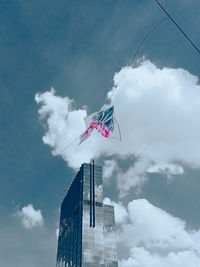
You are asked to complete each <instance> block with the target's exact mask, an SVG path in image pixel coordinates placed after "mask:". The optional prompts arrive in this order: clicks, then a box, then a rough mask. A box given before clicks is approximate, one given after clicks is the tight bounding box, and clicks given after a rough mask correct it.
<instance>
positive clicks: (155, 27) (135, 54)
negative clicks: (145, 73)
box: [108, 17, 167, 100]
mask: <svg viewBox="0 0 200 267" xmlns="http://www.w3.org/2000/svg"><path fill="white" fill-rule="evenodd" d="M166 19H167V17H164V18H163V19H161V20H160V21H159V22H158V23H157V24H156V25H155V26H154V27H153V28H152V29H151V30H150V31H149V32H147V34H146V35H145V36H144V38H143V39H142V41H141V42H140V43H139V45H138V47H137V49H136V52H135V53H134V55H133V56H132V58H131V60H130V63H129V64H128V65H127V66H126V68H125V71H124V73H123V75H122V77H121V79H120V80H119V82H118V84H117V86H116V88H117V87H119V85H120V83H121V81H122V80H123V78H124V76H125V74H126V72H127V70H128V68H129V67H130V66H131V65H132V64H133V62H134V60H135V58H136V56H137V55H138V53H139V51H140V49H141V47H142V45H143V43H144V42H145V40H146V39H147V38H148V36H149V35H150V34H151V33H152V32H153V31H155V30H156V29H157V28H158V27H159V26H160V24H162V23H163V22H164V21H165V20H166ZM113 94H114V91H113V93H112V94H111V95H110V96H109V98H108V100H109V99H111V97H112V96H113Z"/></svg>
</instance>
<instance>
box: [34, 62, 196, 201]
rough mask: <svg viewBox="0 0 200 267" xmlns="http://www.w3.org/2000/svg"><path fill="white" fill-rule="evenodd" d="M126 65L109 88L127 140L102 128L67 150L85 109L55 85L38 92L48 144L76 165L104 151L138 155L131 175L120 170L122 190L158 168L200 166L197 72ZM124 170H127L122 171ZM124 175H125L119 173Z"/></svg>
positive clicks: (80, 126)
mask: <svg viewBox="0 0 200 267" xmlns="http://www.w3.org/2000/svg"><path fill="white" fill-rule="evenodd" d="M123 74H124V68H123V69H122V70H121V71H120V72H119V73H116V74H115V76H114V85H115V86H114V87H113V89H112V90H111V91H110V92H109V93H108V96H110V97H111V99H110V101H111V104H112V105H114V107H115V116H116V118H117V119H118V122H119V124H120V128H121V134H122V142H118V141H116V140H106V138H103V137H102V136H101V135H99V134H98V132H97V131H96V132H94V133H93V134H92V136H91V137H90V138H89V139H88V140H86V141H85V142H84V143H83V144H81V145H80V146H77V145H74V146H71V147H70V148H68V149H67V150H65V151H63V152H59V151H60V150H62V149H63V148H64V147H65V146H66V145H67V144H69V143H70V142H71V141H72V140H74V139H75V138H76V137H77V136H79V135H80V134H81V133H82V132H83V131H84V130H85V126H84V122H83V118H84V117H85V116H86V114H87V112H86V110H85V109H78V110H76V109H74V108H72V100H70V99H69V98H67V97H66V98H61V97H59V96H56V95H55V91H54V90H51V91H50V92H45V93H43V94H37V95H36V97H35V99H36V101H37V103H40V104H42V106H41V108H40V110H39V113H40V116H41V118H43V119H45V118H46V125H47V132H46V134H45V136H44V137H43V141H44V143H45V144H48V145H50V146H51V147H53V154H54V155H58V154H60V155H62V157H63V158H64V160H66V161H67V162H68V164H69V166H71V167H73V168H77V167H79V166H80V164H81V163H82V162H88V161H89V160H90V159H91V158H92V157H96V158H97V157H98V156H99V155H102V154H104V155H109V156H111V155H113V156H114V155H117V156H118V159H119V158H120V157H121V158H122V159H126V158H127V157H129V159H132V158H134V160H133V161H132V164H131V166H130V169H129V170H127V172H126V175H128V178H126V177H125V175H124V174H123V175H119V176H118V186H119V189H120V191H121V192H120V193H121V196H124V195H125V194H126V193H127V192H128V190H129V189H130V188H133V187H135V188H137V187H138V186H139V187H141V185H142V184H143V183H144V182H145V181H146V180H147V173H148V172H152V171H154V172H155V171H156V172H161V173H163V174H166V175H167V176H168V177H169V176H170V175H177V174H182V173H183V168H184V166H189V167H191V168H200V154H199V152H198V151H199V150H200V138H199V136H200V117H199V116H198V114H199V113H200V86H199V84H198V79H197V77H195V76H193V75H192V74H190V73H189V72H187V71H186V70H183V69H172V68H162V69H160V68H158V67H156V66H155V64H153V63H152V62H150V61H144V62H143V63H141V64H140V65H139V66H138V67H137V68H134V69H133V68H131V67H128V68H127V70H126V75H125V76H124V78H123V79H122V80H121V82H120V84H119V86H118V87H117V88H116V85H117V84H118V82H119V81H120V79H121V77H122V75H123ZM122 173H123V172H122ZM120 176H121V178H120Z"/></svg>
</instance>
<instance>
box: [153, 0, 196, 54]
mask: <svg viewBox="0 0 200 267" xmlns="http://www.w3.org/2000/svg"><path fill="white" fill-rule="evenodd" d="M154 1H155V2H156V3H157V4H158V5H159V6H160V8H161V9H162V10H163V11H164V12H165V14H166V15H167V16H168V17H169V19H170V20H171V21H172V22H173V23H174V24H175V25H176V27H177V28H178V29H179V31H180V32H181V33H182V34H183V35H184V36H185V38H186V39H187V40H188V41H189V42H190V43H191V45H192V46H193V47H194V48H195V49H196V51H197V52H198V53H199V54H200V50H199V48H198V47H197V46H196V45H195V44H194V42H193V41H192V40H191V39H190V38H189V37H188V35H187V34H186V33H185V32H184V31H183V30H182V29H181V27H180V26H179V25H178V24H177V23H176V21H175V20H174V19H173V18H172V17H171V16H170V14H169V13H168V12H167V10H166V9H165V8H164V7H163V6H162V5H161V3H160V2H159V1H158V0H154Z"/></svg>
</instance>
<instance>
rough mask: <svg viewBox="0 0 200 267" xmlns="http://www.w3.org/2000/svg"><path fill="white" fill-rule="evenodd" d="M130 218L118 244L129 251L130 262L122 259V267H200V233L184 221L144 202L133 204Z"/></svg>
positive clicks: (137, 201)
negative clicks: (191, 228) (189, 227)
mask: <svg viewBox="0 0 200 267" xmlns="http://www.w3.org/2000/svg"><path fill="white" fill-rule="evenodd" d="M127 217H128V220H127V221H126V223H123V224H121V229H120V230H119V233H118V242H119V248H120V246H123V247H124V246H126V248H127V249H128V250H129V258H128V259H126V260H125V259H121V260H120V264H119V266H120V267H129V266H130V267H131V266H137V267H140V266H141V267H151V266H154V267H160V266H162V267H168V266H173V267H180V266H190V267H197V266H200V245H199V243H200V232H199V231H195V230H190V231H188V230H187V229H186V224H185V222H184V221H182V220H181V219H179V218H176V217H173V216H172V215H170V214H169V213H167V212H165V211H164V210H162V209H160V208H157V207H155V206H153V205H152V204H150V203H149V202H148V201H147V200H145V199H138V200H133V201H131V202H130V203H129V204H128V214H127ZM121 244H123V245H121Z"/></svg>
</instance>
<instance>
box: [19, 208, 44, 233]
mask: <svg viewBox="0 0 200 267" xmlns="http://www.w3.org/2000/svg"><path fill="white" fill-rule="evenodd" d="M16 215H17V216H18V217H19V218H20V219H21V222H22V224H23V226H24V227H25V228H27V229H30V228H33V227H37V226H42V225H43V223H44V220H43V217H42V212H41V210H35V209H34V207H33V205H32V204H29V205H27V206H25V207H23V208H22V210H21V211H18V212H17V213H16Z"/></svg>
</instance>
